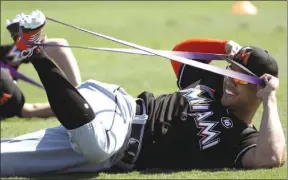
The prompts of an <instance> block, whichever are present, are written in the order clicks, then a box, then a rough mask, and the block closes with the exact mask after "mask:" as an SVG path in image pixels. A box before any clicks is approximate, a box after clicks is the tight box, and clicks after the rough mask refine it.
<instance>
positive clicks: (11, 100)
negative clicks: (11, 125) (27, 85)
mask: <svg viewBox="0 0 288 180" xmlns="http://www.w3.org/2000/svg"><path fill="white" fill-rule="evenodd" d="M0 69H1V74H0V80H1V81H0V107H1V110H0V119H3V118H8V117H13V116H21V111H22V108H23V105H24V103H25V98H24V95H23V93H22V91H21V90H20V89H19V87H18V86H17V85H16V84H15V83H14V82H13V80H12V79H11V78H10V76H9V74H8V72H6V70H4V69H2V68H0Z"/></svg>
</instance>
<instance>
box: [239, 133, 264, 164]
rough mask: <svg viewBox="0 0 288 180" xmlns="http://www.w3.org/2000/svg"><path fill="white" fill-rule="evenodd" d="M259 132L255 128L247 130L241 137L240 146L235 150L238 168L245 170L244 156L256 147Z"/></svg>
mask: <svg viewBox="0 0 288 180" xmlns="http://www.w3.org/2000/svg"><path fill="white" fill-rule="evenodd" d="M258 135H259V132H258V131H257V130H256V129H255V128H246V129H245V130H244V131H243V132H242V133H241V136H240V139H239V141H238V144H237V145H236V146H235V148H234V150H233V152H234V153H233V154H234V162H233V166H234V167H236V168H243V165H242V158H243V156H244V154H245V153H246V152H247V151H248V150H249V149H251V148H253V147H256V142H257V137H258Z"/></svg>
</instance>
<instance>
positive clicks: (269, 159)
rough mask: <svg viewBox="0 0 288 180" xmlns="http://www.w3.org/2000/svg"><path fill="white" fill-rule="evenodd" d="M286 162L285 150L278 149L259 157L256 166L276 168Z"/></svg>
mask: <svg viewBox="0 0 288 180" xmlns="http://www.w3.org/2000/svg"><path fill="white" fill-rule="evenodd" d="M285 163H286V151H278V152H277V153H275V154H273V155H269V156H266V158H263V157H262V158H261V160H260V158H259V163H257V164H259V165H260V166H259V165H258V168H277V167H281V166H283V165H284V164H285Z"/></svg>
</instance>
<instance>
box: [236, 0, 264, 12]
mask: <svg viewBox="0 0 288 180" xmlns="http://www.w3.org/2000/svg"><path fill="white" fill-rule="evenodd" d="M257 11H258V10H257V8H256V7H255V6H254V5H253V4H252V3H251V2H250V1H237V2H236V3H235V4H234V5H233V6H232V14H242V15H256V14H257Z"/></svg>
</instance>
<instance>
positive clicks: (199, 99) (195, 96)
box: [180, 85, 214, 112]
mask: <svg viewBox="0 0 288 180" xmlns="http://www.w3.org/2000/svg"><path fill="white" fill-rule="evenodd" d="M180 92H183V93H185V94H184V95H183V96H184V97H185V98H186V99H187V101H188V102H189V106H190V111H192V112H193V111H207V110H208V109H209V107H210V105H209V104H208V103H209V102H211V101H214V90H213V89H211V88H209V87H207V86H203V85H199V86H197V87H196V88H189V89H185V90H181V91H180Z"/></svg>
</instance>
